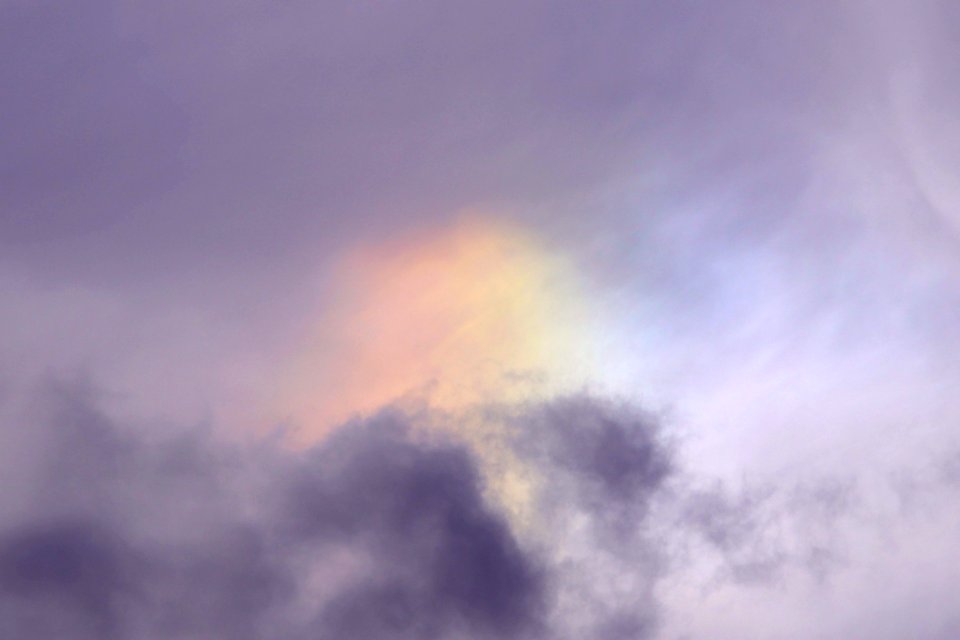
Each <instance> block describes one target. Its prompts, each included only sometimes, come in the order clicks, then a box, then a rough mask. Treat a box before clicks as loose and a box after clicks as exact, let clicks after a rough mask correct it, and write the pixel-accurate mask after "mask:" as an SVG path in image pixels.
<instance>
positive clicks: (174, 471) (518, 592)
mask: <svg viewBox="0 0 960 640" xmlns="http://www.w3.org/2000/svg"><path fill="white" fill-rule="evenodd" d="M103 402H104V400H103V399H102V398H100V397H98V394H97V392H96V391H95V390H94V389H92V388H91V387H90V386H89V385H85V384H84V383H83V382H82V381H73V382H53V383H50V384H48V385H46V387H45V388H44V389H43V390H42V391H40V392H38V396H37V397H36V399H35V402H34V403H33V406H34V408H33V409H30V410H28V411H25V412H23V414H22V415H21V418H22V419H24V420H27V421H28V423H29V424H30V425H31V429H29V430H27V431H24V432H16V431H14V430H13V429H9V430H6V431H5V433H4V444H5V445H7V447H6V448H7V450H8V451H11V450H12V451H15V453H16V455H17V456H19V457H22V458H23V459H29V460H32V461H33V462H31V463H30V464H28V465H24V466H23V468H22V469H20V471H19V472H18V473H21V475H20V476H19V477H17V478H10V480H11V481H15V483H13V484H9V485H8V486H11V487H17V488H18V490H17V491H11V492H7V493H6V494H5V499H4V502H6V504H3V505H2V507H3V508H4V512H5V514H6V516H5V517H4V519H3V521H2V524H3V526H2V529H0V633H2V634H3V635H4V636H10V637H30V638H54V637H68V638H78V639H86V638H105V639H111V638H131V639H141V638H179V637H183V638H193V637H230V638H238V639H243V638H251V639H254V638H289V639H299V638H304V639H305V638H331V639H336V640H338V639H341V638H357V637H363V638H365V639H369V640H377V639H394V638H396V639H399V638H425V639H429V638H437V639H444V638H454V637H456V638H478V639H479V638H517V639H522V638H531V639H535V638H546V637H553V638H556V637H575V636H574V635H571V633H576V632H578V631H579V632H586V633H588V635H590V636H591V637H598V638H601V637H602V638H625V637H631V638H642V637H649V633H650V632H651V631H652V630H653V629H654V628H655V618H656V605H655V602H654V600H653V598H652V596H651V595H650V593H649V586H650V585H651V584H652V582H653V581H654V580H655V578H656V574H655V573H654V572H649V573H648V572H647V569H648V565H645V564H638V565H634V564H632V563H631V562H630V561H629V560H630V558H629V557H630V556H631V555H632V553H633V552H632V551H630V545H629V544H626V543H625V540H621V541H620V542H618V543H616V544H612V543H608V542H605V541H604V539H603V538H604V536H603V535H600V536H598V537H594V536H593V534H591V533H590V532H589V531H586V530H584V531H583V534H584V535H585V536H586V537H584V538H582V539H581V540H580V541H579V543H577V544H574V545H573V546H570V545H569V544H568V543H569V542H570V540H569V539H567V538H566V537H565V535H566V534H565V533H564V530H565V529H568V528H569V527H570V525H572V524H573V523H572V522H570V521H564V519H565V518H570V517H586V518H587V519H588V520H596V522H597V531H605V530H606V527H607V524H606V523H605V522H603V514H604V512H605V510H606V509H607V508H609V507H614V508H617V505H619V506H620V507H622V508H624V509H627V508H629V505H630V504H637V505H640V507H641V508H642V504H643V503H644V502H645V501H647V500H649V499H650V497H651V495H652V494H653V493H655V492H656V491H657V490H658V487H659V486H660V485H661V482H662V480H663V478H664V476H665V475H666V473H667V469H669V454H668V452H667V451H666V450H664V449H661V448H660V445H659V439H658V438H659V436H658V435H657V432H656V431H655V430H654V429H652V428H651V427H650V426H649V425H647V424H645V423H640V422H633V423H631V422H621V421H620V420H621V418H622V417H623V416H622V415H621V414H619V413H616V412H609V411H608V409H607V408H606V407H605V403H604V402H603V401H600V400H595V399H591V398H588V397H578V398H575V399H571V400H566V401H565V400H559V401H556V402H555V403H552V404H550V405H545V406H535V407H531V408H530V409H529V410H528V411H526V412H521V413H517V414H515V416H514V417H515V419H517V420H523V421H524V422H526V423H528V424H529V425H531V428H532V429H534V430H539V432H541V433H542V434H547V433H550V432H551V427H550V425H551V424H553V425H555V427H556V430H555V432H554V433H555V438H554V439H552V440H551V441H550V442H549V443H548V444H547V445H546V446H545V447H544V448H542V449H536V448H529V447H528V448H527V449H526V451H527V454H529V456H530V457H531V458H530V459H533V458H537V459H540V460H541V461H542V464H543V465H553V466H555V467H556V468H558V469H560V468H563V469H567V470H568V472H569V478H568V480H569V483H570V484H569V485H568V484H564V483H560V484H559V485H558V486H559V487H564V488H570V489H571V490H575V489H576V487H577V486H579V485H580V484H583V485H584V488H583V491H582V492H581V493H575V494H572V495H571V499H572V500H573V503H574V504H576V505H579V506H577V507H576V508H575V512H574V511H570V512H561V511H559V510H558V509H557V508H556V507H557V505H554V508H553V510H552V514H551V515H550V518H552V520H551V522H550V523H549V524H550V526H551V527H552V528H555V529H556V531H557V533H558V535H556V536H555V535H554V534H553V533H550V532H549V531H547V532H546V534H547V535H545V536H544V537H541V538H539V540H540V541H539V542H537V541H536V540H534V539H531V538H526V537H524V536H523V535H521V534H518V533H517V532H516V531H515V527H514V526H513V525H512V524H511V522H510V520H509V519H508V517H507V516H506V514H505V512H504V511H503V510H502V509H501V508H500V506H498V505H497V504H496V503H495V502H491V497H490V495H489V493H488V492H487V491H486V490H485V487H484V485H483V482H484V481H483V476H482V474H481V471H480V469H479V468H478V461H477V459H476V458H475V456H474V454H473V453H472V452H471V450H470V449H469V448H468V447H467V446H466V445H464V444H461V443H458V442H457V441H456V440H454V439H453V438H452V437H451V436H450V435H449V432H448V431H442V432H427V433H423V432H420V431H415V430H412V428H411V422H410V419H409V418H408V417H407V416H406V415H404V414H402V413H399V412H396V411H392V410H389V409H388V410H384V411H383V412H381V413H379V414H377V415H376V416H374V417H371V418H369V419H367V420H363V421H356V422H354V423H349V424H347V425H344V426H343V427H342V428H341V429H340V430H339V431H337V432H335V433H334V434H332V435H331V436H330V437H329V438H328V439H327V440H325V441H324V442H322V443H321V444H318V445H316V446H315V447H313V448H312V449H310V450H307V451H290V450H287V449H284V448H281V447H279V446H278V445H277V443H274V442H270V441H261V442H256V443H248V444H247V445H242V446H241V445H239V444H234V445H228V444H226V443H223V442H218V441H215V440H214V439H213V438H212V437H211V436H210V435H209V434H208V433H205V432H204V431H203V430H199V431H198V430H186V431H182V432H181V433H180V434H179V435H176V434H172V435H168V436H165V437H158V436H157V435H156V434H155V433H154V432H152V431H150V430H146V431H144V430H137V429H136V428H133V427H120V426H119V425H117V424H116V423H115V421H114V420H112V419H111V418H110V417H109V416H108V415H107V414H106V413H105V412H104V410H103V408H102V403H103ZM578 432H580V433H578ZM591 433H592V435H588V434H591ZM573 446H579V447H582V448H583V450H585V451H588V452H590V455H589V456H587V458H586V459H585V460H586V461H585V462H584V463H582V464H581V463H580V462H578V461H577V460H576V458H575V457H573V456H572V455H571V454H572V453H573V449H572V448H571V447H573ZM611 461H613V462H614V463H616V464H613V465H612V466H611V465H610V464H608V463H610V462H611ZM538 464H540V462H538ZM542 470H543V471H547V469H546V467H545V466H544V467H543V469H542ZM551 491H553V490H551ZM597 492H600V494H602V495H603V497H601V495H599V494H598V493H597ZM14 493H16V494H22V495H17V496H15V498H17V499H22V500H20V504H19V505H18V504H15V503H16V502H17V499H13V497H11V499H9V500H8V499H7V497H6V496H12V494H14ZM546 498H547V494H543V495H542V496H540V499H546ZM559 498H560V496H559V495H557V494H555V493H554V494H553V495H551V496H550V497H549V499H550V500H552V501H558V500H559ZM547 511H549V510H547ZM545 512H546V511H545ZM636 517H637V520H636V521H635V522H639V519H640V518H642V516H640V515H639V512H638V514H637V516H636ZM632 539H633V540H634V541H635V540H636V539H635V538H632ZM594 547H596V548H594ZM617 559H619V560H620V562H621V563H623V564H624V567H623V570H624V571H626V572H627V573H629V574H632V576H633V577H632V579H633V580H634V581H635V582H636V583H637V584H643V585H646V587H645V588H646V593H647V595H646V596H642V593H640V592H637V591H635V590H632V591H631V593H632V597H633V601H632V602H633V606H632V607H626V606H621V605H622V604H623V603H613V602H605V601H604V598H605V591H606V586H605V583H604V582H603V578H604V574H603V572H604V571H606V569H605V568H606V567H608V565H609V564H610V563H611V562H612V561H616V560H617ZM598 572H600V573H599V574H598ZM607 575H609V574H607ZM625 575H626V574H625ZM584 576H591V579H590V581H584V580H583V577H584ZM594 580H595V581H597V582H595V583H593V581H594ZM641 596H642V597H641ZM638 597H640V599H637V598H638ZM577 598H580V599H581V600H580V601H579V602H578V601H577ZM583 598H586V599H585V600H583ZM594 604H596V605H598V607H599V608H596V607H594ZM614 604H616V605H617V606H613V605H614ZM582 637H584V636H582Z"/></svg>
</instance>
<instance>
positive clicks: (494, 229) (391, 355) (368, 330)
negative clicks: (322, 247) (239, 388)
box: [282, 217, 589, 438]
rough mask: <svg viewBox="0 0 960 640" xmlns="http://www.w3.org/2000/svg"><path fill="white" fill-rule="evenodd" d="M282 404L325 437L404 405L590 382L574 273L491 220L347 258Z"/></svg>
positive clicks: (311, 433)
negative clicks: (349, 422)
mask: <svg viewBox="0 0 960 640" xmlns="http://www.w3.org/2000/svg"><path fill="white" fill-rule="evenodd" d="M334 282H335V284H334V287H333V291H332V294H331V298H330V299H328V300H327V301H326V304H325V309H326V310H325V311H324V313H323V314H322V317H320V318H318V319H317V325H316V334H315V335H314V336H313V337H312V338H311V340H310V342H309V346H308V347H307V348H306V349H305V350H303V351H302V352H301V355H300V356H299V362H297V363H296V366H295V367H294V373H293V375H292V376H291V379H290V380H288V381H287V383H285V384H284V387H285V389H284V394H283V395H284V398H283V400H282V402H283V403H284V405H285V406H286V407H287V409H288V410H290V411H291V412H292V414H293V415H294V417H295V419H296V422H297V423H298V424H299V425H300V426H301V427H302V428H303V429H304V430H305V432H306V435H307V436H308V437H310V438H315V437H318V436H320V435H322V434H323V433H325V432H326V431H327V430H329V428H331V427H333V426H335V425H336V424H338V423H340V422H342V421H344V420H346V419H348V418H350V417H351V416H355V415H362V414H366V413H369V412H372V411H375V410H376V409H378V408H380V407H382V406H384V405H386V404H389V403H392V402H397V401H400V400H403V399H416V400H419V401H424V402H426V403H428V404H429V405H430V406H432V407H433V408H438V409H441V410H456V409H458V408H462V407H465V406H469V405H471V404H473V403H476V402H479V401H483V400H491V399H492V400H496V401H499V402H504V401H506V402H510V401H515V400H519V399H522V398H523V397H526V396H527V395H528V394H530V393H533V392H534V391H535V390H541V391H543V390H548V389H552V388H556V385H558V384H561V383H563V382H569V381H571V380H575V379H578V378H581V379H582V376H581V375H580V374H581V371H580V369H581V368H582V367H583V366H584V365H585V364H586V358H585V355H586V354H587V352H588V351H589V349H588V348H586V347H587V344H588V338H589V336H588V335H587V332H586V330H585V329H584V328H583V327H584V326H585V324H584V323H585V317H584V306H583V305H582V301H583V296H582V293H581V292H580V288H579V287H578V286H577V283H576V278H575V276H574V273H573V271H572V269H571V268H570V266H569V265H567V264H566V263H564V261H563V260H561V259H559V258H557V257H553V256H551V255H549V254H548V252H546V251H545V250H544V249H543V248H542V247H540V246H539V245H538V244H537V243H536V242H535V241H534V240H533V239H532V238H531V237H530V236H529V235H528V234H526V233H524V232H522V231H521V230H519V229H518V228H516V227H513V226H512V225H509V224H506V223H504V222H500V221H491V220H484V219H482V218H476V217H475V218H470V219H463V220H461V221H460V222H459V223H458V224H456V225H454V226H452V227H448V228H444V229H440V230H430V231H425V232H421V233H419V234H412V235H410V236H408V237H404V238H401V239H397V240H394V241H391V242H387V243H384V244H382V245H379V246H373V247H363V248H359V249H356V250H354V251H351V252H349V253H348V254H346V255H344V256H343V258H342V259H341V261H340V263H339V265H338V268H337V270H336V274H335V278H334Z"/></svg>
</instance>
